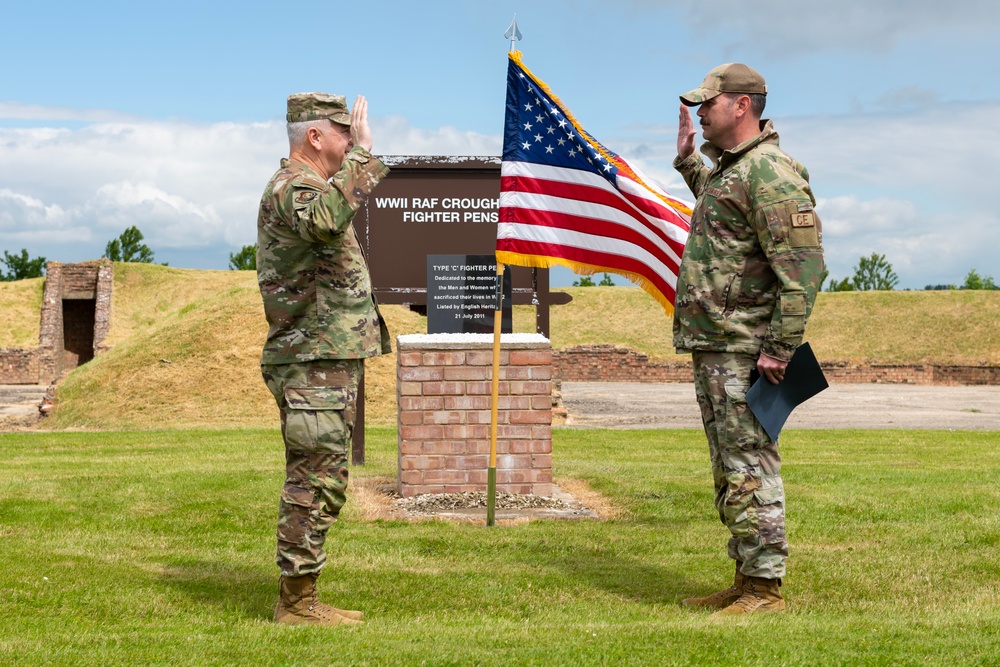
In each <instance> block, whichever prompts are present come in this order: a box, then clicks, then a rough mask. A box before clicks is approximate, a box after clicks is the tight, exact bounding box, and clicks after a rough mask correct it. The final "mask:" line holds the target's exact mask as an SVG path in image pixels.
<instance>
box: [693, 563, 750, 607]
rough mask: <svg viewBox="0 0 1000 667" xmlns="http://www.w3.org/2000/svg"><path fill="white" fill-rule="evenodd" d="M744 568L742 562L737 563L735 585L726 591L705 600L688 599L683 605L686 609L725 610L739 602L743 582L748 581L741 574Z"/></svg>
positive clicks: (718, 592)
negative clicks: (741, 568)
mask: <svg viewBox="0 0 1000 667" xmlns="http://www.w3.org/2000/svg"><path fill="white" fill-rule="evenodd" d="M742 566H743V563H742V562H740V561H736V577H735V578H734V579H733V585H732V586H730V587H729V588H727V589H726V590H724V591H717V592H715V593H712V594H711V595H709V596H708V597H704V598H687V599H686V600H684V601H683V602H682V603H681V604H683V605H684V606H685V607H709V608H712V609H725V608H726V607H728V606H729V605H731V604H732V603H734V602H736V601H737V600H739V599H740V596H741V595H743V580H744V579H746V577H745V576H743V573H742V572H740V567H742Z"/></svg>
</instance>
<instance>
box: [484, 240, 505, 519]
mask: <svg viewBox="0 0 1000 667" xmlns="http://www.w3.org/2000/svg"><path fill="white" fill-rule="evenodd" d="M502 327H503V264H501V263H500V260H497V290H496V310H495V311H494V312H493V378H492V387H491V389H490V394H491V396H492V400H491V401H490V465H489V468H487V470H486V525H487V526H492V525H493V524H494V519H495V515H496V502H497V420H498V415H499V410H498V403H499V399H500V332H501V330H502Z"/></svg>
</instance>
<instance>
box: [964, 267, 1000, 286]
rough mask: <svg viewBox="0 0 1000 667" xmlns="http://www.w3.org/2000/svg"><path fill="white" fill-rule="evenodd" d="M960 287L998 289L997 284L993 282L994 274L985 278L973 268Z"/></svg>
mask: <svg viewBox="0 0 1000 667" xmlns="http://www.w3.org/2000/svg"><path fill="white" fill-rule="evenodd" d="M959 289H997V285H996V283H995V282H993V276H986V277H985V278H983V277H982V276H980V275H979V272H978V271H976V270H975V269H971V270H970V271H969V273H968V275H966V276H965V282H964V283H962V286H961V287H960V288H959Z"/></svg>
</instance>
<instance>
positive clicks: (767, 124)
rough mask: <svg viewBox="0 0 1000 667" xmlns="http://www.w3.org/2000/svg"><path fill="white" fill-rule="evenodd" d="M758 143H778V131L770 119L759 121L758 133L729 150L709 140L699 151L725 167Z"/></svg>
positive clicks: (716, 164)
mask: <svg viewBox="0 0 1000 667" xmlns="http://www.w3.org/2000/svg"><path fill="white" fill-rule="evenodd" d="M760 144H774V145H778V133H777V131H775V129H774V125H773V124H772V123H771V120H770V119H764V120H761V121H760V134H758V135H757V136H756V137H753V138H751V139H747V140H746V141H744V142H743V143H742V144H740V145H738V146H734V147H733V148H731V149H729V150H725V151H724V150H722V149H721V148H719V147H718V146H716V145H715V144H713V143H712V142H710V141H706V142H705V143H704V144H702V145H701V152H702V153H704V154H705V155H706V156H708V158H709V159H710V160H712V163H713V164H714V165H715V166H716V167H726V166H729V165H730V164H732V163H734V162H736V161H737V160H739V159H740V157H741V156H742V155H743V154H744V153H747V152H749V151H751V150H753V149H754V148H756V147H757V146H759V145H760Z"/></svg>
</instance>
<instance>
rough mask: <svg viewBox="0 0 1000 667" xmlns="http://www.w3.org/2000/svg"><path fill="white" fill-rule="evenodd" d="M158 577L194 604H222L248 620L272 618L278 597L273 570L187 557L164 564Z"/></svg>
mask: <svg viewBox="0 0 1000 667" xmlns="http://www.w3.org/2000/svg"><path fill="white" fill-rule="evenodd" d="M272 569H273V568H272ZM160 581H161V582H162V583H164V584H166V585H168V586H170V587H171V588H173V589H174V590H176V591H179V592H180V593H182V594H183V595H184V596H186V597H187V598H189V599H190V600H192V601H193V602H195V603H196V604H201V605H209V606H213V607H217V608H222V609H224V610H226V612H227V613H229V614H233V615H235V616H237V617H242V618H246V619H248V620H249V619H260V620H271V616H272V613H273V611H274V604H275V601H276V600H277V599H278V575H277V573H276V572H275V573H274V574H271V573H270V572H267V573H265V572H263V571H260V570H256V569H248V568H234V567H226V566H225V565H224V564H220V563H218V562H213V561H206V560H188V561H184V562H181V563H174V564H172V565H170V566H165V567H164V568H163V571H162V573H161V574H160Z"/></svg>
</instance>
